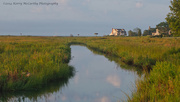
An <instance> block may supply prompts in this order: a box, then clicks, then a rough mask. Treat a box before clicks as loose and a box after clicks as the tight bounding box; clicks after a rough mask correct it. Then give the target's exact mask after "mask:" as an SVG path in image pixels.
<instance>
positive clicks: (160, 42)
mask: <svg viewBox="0 0 180 102" xmlns="http://www.w3.org/2000/svg"><path fill="white" fill-rule="evenodd" d="M71 44H83V45H84V46H87V47H88V48H89V49H91V50H94V51H96V52H101V53H104V54H106V55H107V56H116V58H117V60H116V61H119V60H118V59H120V60H121V61H122V62H124V63H126V64H129V65H132V66H135V67H137V68H139V69H140V70H145V71H148V73H146V74H145V78H144V79H143V80H142V79H141V80H139V81H137V84H136V89H137V90H134V92H133V93H132V97H131V98H130V99H128V100H127V101H130V102H139V101H141V102H144V101H145V102H146V101H149V102H156V101H165V102H166V101H172V102H173V101H175V102H176V101H180V99H179V95H180V87H179V86H180V84H179V83H180V39H179V38H148V37H8V36H7V37H6V36H4V37H0V90H26V89H30V90H31V89H37V88H40V87H42V86H43V85H44V84H46V83H48V82H49V81H51V80H55V79H61V78H65V77H68V75H69V74H70V73H71V72H72V70H73V68H72V67H70V66H68V62H69V60H70V56H71V55H70V54H71V53H70V45H71ZM149 71H150V72H149ZM28 74H29V76H28ZM22 86H23V87H22Z"/></svg>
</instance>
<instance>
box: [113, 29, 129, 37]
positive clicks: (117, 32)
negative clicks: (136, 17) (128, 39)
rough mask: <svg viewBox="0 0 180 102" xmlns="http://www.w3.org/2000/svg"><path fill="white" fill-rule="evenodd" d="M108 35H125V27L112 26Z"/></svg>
mask: <svg viewBox="0 0 180 102" xmlns="http://www.w3.org/2000/svg"><path fill="white" fill-rule="evenodd" d="M110 36H126V31H125V29H114V28H112V32H111V33H110Z"/></svg>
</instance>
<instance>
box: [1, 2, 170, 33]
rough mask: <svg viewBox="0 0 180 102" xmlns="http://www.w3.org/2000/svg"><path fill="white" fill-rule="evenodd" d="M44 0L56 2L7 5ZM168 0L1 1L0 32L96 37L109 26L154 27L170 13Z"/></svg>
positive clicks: (126, 27) (107, 31)
mask: <svg viewBox="0 0 180 102" xmlns="http://www.w3.org/2000/svg"><path fill="white" fill-rule="evenodd" d="M13 2H15V3H23V2H31V3H32V2H37V3H39V2H46V3H54V2H56V3H58V5H53V6H50V5H49V6H47V5H14V4H12V5H6V4H5V3H13ZM169 5H170V0H1V1H0V35H19V34H20V33H22V34H24V35H41V36H54V35H57V36H69V35H70V34H73V35H77V34H80V35H82V36H91V35H94V33H96V32H97V33H99V36H103V35H108V34H110V33H111V28H124V29H125V30H126V31H128V30H132V29H134V28H136V27H139V28H141V29H142V31H143V30H145V29H148V26H151V27H155V26H156V25H157V24H158V23H160V22H162V21H165V17H166V15H167V14H168V12H170V10H169Z"/></svg>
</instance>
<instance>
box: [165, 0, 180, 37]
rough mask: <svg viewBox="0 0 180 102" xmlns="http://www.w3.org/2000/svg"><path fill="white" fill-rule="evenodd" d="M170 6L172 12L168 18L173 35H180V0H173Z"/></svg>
mask: <svg viewBox="0 0 180 102" xmlns="http://www.w3.org/2000/svg"><path fill="white" fill-rule="evenodd" d="M169 8H170V10H171V12H170V13H169V14H168V15H167V17H166V20H167V22H168V24H169V27H170V28H171V31H172V33H173V36H180V0H172V1H171V6H169Z"/></svg>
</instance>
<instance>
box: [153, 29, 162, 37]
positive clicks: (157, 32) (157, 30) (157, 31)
mask: <svg viewBox="0 0 180 102" xmlns="http://www.w3.org/2000/svg"><path fill="white" fill-rule="evenodd" d="M158 35H161V34H160V33H159V29H156V32H155V33H152V36H158Z"/></svg>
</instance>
